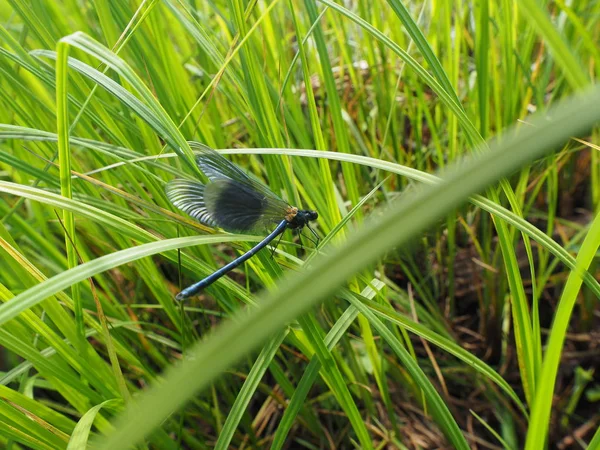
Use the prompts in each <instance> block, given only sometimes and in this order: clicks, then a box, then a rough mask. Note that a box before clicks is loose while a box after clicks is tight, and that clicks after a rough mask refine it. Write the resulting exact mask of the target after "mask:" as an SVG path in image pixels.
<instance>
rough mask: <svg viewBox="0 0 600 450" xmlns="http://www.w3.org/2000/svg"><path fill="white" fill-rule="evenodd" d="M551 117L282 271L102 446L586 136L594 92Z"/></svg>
mask: <svg viewBox="0 0 600 450" xmlns="http://www.w3.org/2000/svg"><path fill="white" fill-rule="evenodd" d="M550 117H551V118H552V119H551V120H544V118H539V116H538V118H537V119H536V120H534V121H533V122H534V123H535V125H536V126H535V127H528V128H522V129H520V130H519V131H518V133H516V132H515V131H514V130H513V131H512V132H510V133H507V135H505V136H503V138H502V140H501V141H498V142H496V143H495V144H494V145H492V146H491V148H493V150H491V151H489V152H486V153H483V154H481V155H477V156H476V157H471V158H469V159H467V160H466V161H461V163H460V164H454V165H452V166H450V167H451V168H450V169H449V170H448V171H447V172H446V174H445V176H444V177H443V180H442V182H441V183H439V184H437V185H435V186H428V187H427V188H425V189H422V190H420V191H419V192H416V193H414V195H412V196H411V197H410V198H409V197H407V196H406V197H404V198H402V199H401V200H400V201H398V202H397V203H395V204H393V205H392V206H391V207H390V209H389V210H388V211H386V213H385V214H384V215H383V216H382V217H381V218H379V220H377V221H373V222H371V223H370V224H369V225H367V226H365V227H364V228H363V229H362V230H360V231H359V232H357V233H354V235H352V236H351V237H350V238H349V239H348V241H347V242H346V244H345V245H343V246H342V247H340V248H338V249H336V250H335V251H333V252H331V254H329V255H326V256H321V257H319V258H318V259H315V261H314V263H313V265H312V266H311V267H310V268H309V269H307V270H305V271H303V272H300V273H295V274H288V276H286V277H285V278H284V279H283V280H282V282H280V283H279V284H278V286H277V288H276V289H275V290H274V291H272V292H269V293H268V294H266V295H265V296H264V298H263V301H262V302H261V303H260V306H259V307H258V308H256V309H253V310H250V311H241V312H240V313H238V314H237V315H235V316H234V317H233V320H231V321H229V322H227V323H224V324H223V325H221V326H220V327H219V329H218V330H216V331H215V332H214V333H213V334H212V335H211V336H210V337H209V338H207V339H205V340H203V341H202V342H199V343H198V344H196V345H195V346H194V347H192V349H191V350H190V355H191V357H189V358H188V359H186V360H184V361H182V363H181V364H179V365H178V366H176V367H173V368H171V369H169V370H168V371H167V372H166V373H165V376H164V381H163V382H162V383H161V384H160V385H158V386H155V387H154V388H153V389H151V390H150V391H148V392H147V393H146V394H144V395H143V396H142V397H141V398H139V399H138V402H136V404H135V405H132V406H131V407H129V408H128V409H127V410H126V411H125V413H124V414H123V415H122V416H121V417H120V418H119V420H118V422H117V428H116V430H115V432H114V433H112V434H111V435H110V436H108V437H107V438H105V439H103V440H102V445H101V448H102V449H107V450H108V449H110V450H113V449H121V448H127V447H129V446H130V445H132V444H134V443H136V442H138V441H140V440H141V439H142V438H143V437H144V436H146V435H147V434H148V433H150V432H151V431H152V430H153V429H155V428H156V427H158V426H159V425H160V424H161V422H162V421H163V420H164V419H165V418H166V417H167V416H168V415H170V414H171V413H173V412H174V411H175V410H176V409H178V408H179V407H181V406H182V405H183V404H185V403H186V402H187V401H189V400H190V399H191V398H192V397H193V396H194V394H195V393H196V392H198V391H199V390H200V389H202V388H204V387H206V386H207V385H208V384H209V383H210V381H211V380H212V379H214V377H216V376H217V375H218V374H219V373H220V372H221V371H223V370H224V369H226V368H227V367H230V366H231V365H232V364H233V363H235V362H236V361H237V360H239V358H241V357H242V356H243V355H244V354H246V353H247V352H248V351H250V350H251V349H253V348H255V347H256V346H257V345H259V344H260V343H261V342H263V341H264V340H265V339H266V338H267V337H268V336H269V335H270V334H272V333H273V332H276V331H277V330H279V329H281V328H282V327H283V326H284V324H285V323H287V322H289V321H290V320H293V319H294V318H297V317H299V315H300V314H302V313H303V312H305V311H307V310H308V309H309V308H310V307H312V306H313V305H315V304H316V303H318V302H319V301H322V300H324V299H325V298H326V297H327V296H329V295H331V294H332V293H334V292H335V291H336V290H337V289H338V287H339V285H340V284H342V283H343V282H344V281H345V280H347V279H348V278H349V277H351V276H352V275H354V274H356V273H357V272H358V271H360V270H362V269H363V268H364V267H366V266H368V265H369V264H371V263H373V262H374V261H375V260H376V259H377V258H378V257H380V256H381V255H382V254H383V253H385V252H387V251H388V250H389V248H390V246H394V245H400V244H403V243H406V242H407V241H408V240H409V239H410V238H411V237H413V236H415V235H417V234H418V233H419V232H422V231H423V230H424V229H426V228H427V227H428V226H431V225H432V224H433V223H434V222H435V221H436V220H438V219H439V218H440V217H443V216H444V215H446V214H447V213H449V212H451V211H452V210H453V209H454V208H456V207H457V206H458V205H460V204H462V202H465V201H467V198H468V196H470V195H473V194H474V193H476V192H478V191H481V190H483V189H485V188H486V187H488V186H490V185H491V184H492V183H494V182H497V181H498V180H500V179H501V178H502V177H505V176H507V175H509V174H510V173H512V172H514V171H515V170H517V169H518V168H520V167H522V166H523V165H525V164H527V163H529V162H530V161H531V160H533V159H535V158H539V157H541V156H543V155H544V154H547V153H549V152H550V151H551V150H552V149H554V148H556V147H557V146H559V145H560V144H562V143H563V142H564V141H565V140H567V139H569V137H570V136H572V135H577V134H580V133H584V132H587V131H589V130H590V128H591V127H592V126H594V125H595V124H596V122H597V121H598V120H600V88H597V89H594V90H593V91H590V92H588V93H586V95H585V96H578V97H575V98H571V99H570V100H568V101H566V102H565V103H563V104H561V105H560V106H559V107H556V108H554V109H553V110H552V112H551V115H550ZM342 261H343V264H341V263H340V262H342ZM417 380H420V379H419V378H417ZM420 381H424V380H420ZM424 390H426V391H427V392H430V391H429V389H424ZM431 395H433V396H435V395H437V393H434V392H431ZM428 401H433V399H429V400H428ZM453 435H454V434H453Z"/></svg>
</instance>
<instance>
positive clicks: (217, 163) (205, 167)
mask: <svg viewBox="0 0 600 450" xmlns="http://www.w3.org/2000/svg"><path fill="white" fill-rule="evenodd" d="M189 144H190V147H191V148H192V150H194V151H195V152H196V164H198V167H199V168H200V170H201V171H202V172H203V173H204V175H206V176H207V178H208V179H209V180H210V181H213V182H214V181H217V180H222V179H224V178H225V179H229V180H233V181H235V182H236V183H239V184H243V185H245V186H247V187H248V188H249V189H252V190H255V191H257V192H260V193H261V194H263V195H264V196H265V197H272V202H275V203H276V202H277V201H279V202H280V203H281V204H282V205H284V204H285V207H289V205H288V204H287V203H286V202H285V201H283V200H282V199H281V198H280V197H278V196H277V195H276V194H275V193H274V192H273V191H271V190H270V189H269V188H268V187H267V186H265V185H264V184H262V183H261V182H260V181H258V180H256V179H254V178H251V176H249V175H248V174H246V173H245V172H244V171H243V170H242V169H240V168H239V167H238V166H236V165H235V164H233V163H232V162H231V161H229V160H228V159H227V158H225V157H224V156H223V155H221V154H220V153H219V152H216V151H214V150H213V149H212V148H210V147H207V146H206V145H203V144H200V143H199V142H193V141H192V142H190V143H189Z"/></svg>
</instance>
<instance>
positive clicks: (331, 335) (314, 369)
mask: <svg viewBox="0 0 600 450" xmlns="http://www.w3.org/2000/svg"><path fill="white" fill-rule="evenodd" d="M372 284H373V286H374V287H375V289H377V291H374V290H373V289H372V288H371V287H366V288H365V289H363V291H362V292H361V295H362V296H363V297H364V298H368V299H372V298H373V297H375V295H376V294H377V292H379V290H381V289H383V287H384V286H385V285H384V284H383V282H381V281H380V280H373V282H372ZM357 316H358V310H357V309H356V308H355V307H354V306H352V305H351V306H349V307H348V308H347V309H346V311H344V313H343V314H342V315H341V316H340V318H339V319H338V320H337V322H336V323H335V324H334V325H333V327H331V329H330V330H329V332H328V333H327V336H325V339H324V343H325V346H326V348H327V350H329V351H331V350H332V349H333V348H334V347H335V346H336V345H337V344H338V342H339V341H340V339H342V337H343V336H344V335H345V333H346V331H347V330H348V328H350V325H352V322H354V320H355V319H356V317H357ZM321 367H322V365H321V361H320V360H319V357H318V356H317V354H316V353H315V354H314V355H313V357H312V359H311V360H310V363H309V364H308V367H307V368H306V370H305V371H304V373H303V374H302V378H301V379H300V382H299V383H298V385H297V386H296V389H295V390H294V395H293V396H292V398H291V399H290V401H289V403H288V405H287V408H286V409H285V412H284V414H283V417H282V418H281V421H280V422H279V426H278V427H277V430H276V431H275V435H274V437H273V442H272V444H271V450H280V449H281V448H282V447H283V445H284V443H285V438H286V437H287V435H288V433H289V431H290V429H291V428H292V425H293V424H294V420H295V418H296V416H297V415H298V413H299V412H300V410H301V409H302V407H303V406H305V400H306V397H307V395H308V391H309V390H310V388H311V387H312V386H313V383H314V382H315V380H316V379H317V377H318V376H319V371H320V370H321Z"/></svg>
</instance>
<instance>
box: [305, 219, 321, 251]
mask: <svg viewBox="0 0 600 450" xmlns="http://www.w3.org/2000/svg"><path fill="white" fill-rule="evenodd" d="M306 228H308V231H310V232H311V233H312V235H313V236H314V237H315V239H316V241H313V240H312V239H311V241H312V242H313V243H314V244H315V247H318V246H319V242H320V241H321V239H320V238H319V235H318V234H317V233H316V232H315V230H313V229H312V228H311V227H310V225H309V224H306Z"/></svg>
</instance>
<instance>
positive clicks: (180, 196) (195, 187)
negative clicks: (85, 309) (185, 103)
mask: <svg viewBox="0 0 600 450" xmlns="http://www.w3.org/2000/svg"><path fill="white" fill-rule="evenodd" d="M194 144H195V145H193V148H195V149H200V150H201V151H200V152H199V153H198V154H197V155H196V164H198V167H199V168H200V170H201V171H202V172H203V173H204V175H206V177H207V178H208V179H209V183H207V184H203V183H200V182H198V181H191V180H184V179H181V178H177V179H175V180H173V181H170V182H169V183H167V186H166V193H167V197H168V198H169V200H170V201H171V203H173V205H175V206H176V207H177V208H179V209H181V210H182V211H184V212H185V213H187V214H188V215H189V216H191V217H193V218H194V219H196V220H198V221H199V222H200V223H202V224H204V225H208V226H210V227H219V228H223V229H224V230H226V231H230V232H234V233H245V232H251V231H258V230H263V231H264V230H265V229H268V228H269V227H272V226H274V225H276V227H275V229H274V230H273V231H272V232H271V233H270V234H269V235H268V236H267V237H265V238H264V239H263V240H262V241H260V242H259V243H258V244H257V245H256V246H254V247H253V248H251V249H250V250H248V251H247V252H246V253H244V254H243V255H241V256H240V257H238V258H236V259H234V260H233V261H231V262H230V263H229V264H227V265H226V266H224V267H221V268H220V269H219V270H217V271H216V272H214V273H212V274H211V275H209V276H208V277H206V278H204V279H203V280H201V281H199V282H197V283H195V284H193V285H191V286H189V287H187V288H185V289H184V290H182V291H181V292H180V293H179V294H177V297H176V298H177V299H178V300H183V299H185V298H187V297H191V296H192V295H195V294H197V293H198V292H199V291H200V290H201V289H203V288H205V287H206V286H209V285H210V284H212V283H214V282H215V281H216V280H218V279H219V278H221V277H222V276H223V275H225V274H226V273H227V272H229V271H231V270H233V269H235V268H236V267H237V266H239V265H240V264H242V263H243V262H244V261H246V260H248V259H250V258H251V257H252V256H254V255H255V254H256V253H257V252H258V251H260V250H261V249H263V248H264V247H266V246H267V245H268V244H269V243H270V242H272V241H273V240H274V239H275V238H276V237H277V236H280V235H282V234H283V232H284V231H285V230H286V229H288V228H290V229H293V230H298V231H301V230H302V228H304V227H305V226H306V227H307V228H308V229H309V230H310V232H311V233H312V234H313V235H314V236H315V238H316V239H317V242H318V236H317V234H316V233H315V231H314V230H313V229H312V228H311V227H310V225H309V222H310V221H312V220H316V219H317V217H318V216H319V215H318V214H317V212H316V211H311V210H299V209H298V208H296V207H295V206H290V205H289V204H288V203H287V202H286V201H284V200H283V199H281V198H280V197H278V196H277V195H276V194H275V193H273V192H272V191H271V190H270V189H269V188H268V187H266V186H265V185H264V184H262V183H260V182H259V181H257V180H254V179H252V178H251V177H250V176H248V175H246V174H245V173H244V172H243V171H242V170H241V169H240V168H239V167H237V166H236V165H234V164H233V163H231V162H230V161H229V160H227V159H226V158H224V157H223V156H222V155H221V154H220V153H217V152H216V151H214V150H212V149H211V148H209V147H206V146H204V145H199V144H197V143H194Z"/></svg>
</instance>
